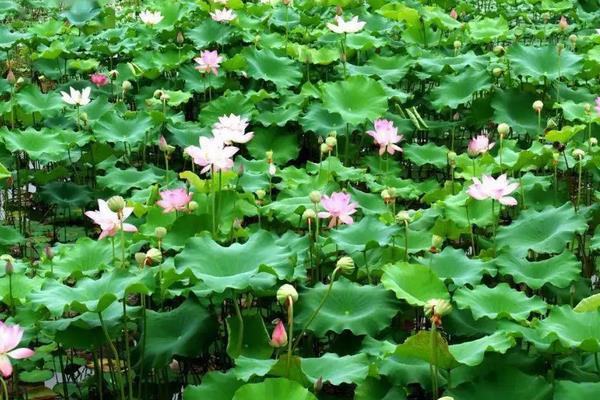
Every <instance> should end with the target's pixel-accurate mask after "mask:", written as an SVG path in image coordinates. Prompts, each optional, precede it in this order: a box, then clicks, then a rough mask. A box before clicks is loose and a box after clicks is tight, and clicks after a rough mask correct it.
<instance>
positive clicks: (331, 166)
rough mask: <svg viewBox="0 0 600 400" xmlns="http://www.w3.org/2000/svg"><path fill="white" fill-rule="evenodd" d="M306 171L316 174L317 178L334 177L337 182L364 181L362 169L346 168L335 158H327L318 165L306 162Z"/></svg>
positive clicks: (363, 170)
mask: <svg viewBox="0 0 600 400" xmlns="http://www.w3.org/2000/svg"><path fill="white" fill-rule="evenodd" d="M306 171H307V172H308V173H309V174H311V173H312V174H317V175H319V177H321V178H323V176H328V175H330V176H335V177H336V178H337V180H338V181H349V180H350V181H360V182H363V181H364V180H365V179H366V176H365V172H366V171H365V169H364V168H355V167H346V166H344V164H343V163H342V161H341V160H340V159H339V158H337V157H335V156H329V157H327V159H325V160H323V161H322V162H320V163H313V162H312V161H308V162H307V163H306Z"/></svg>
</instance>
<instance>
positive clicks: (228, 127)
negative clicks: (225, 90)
mask: <svg viewBox="0 0 600 400" xmlns="http://www.w3.org/2000/svg"><path fill="white" fill-rule="evenodd" d="M247 127H248V120H247V119H246V118H242V117H240V116H239V115H235V114H230V115H229V116H227V115H222V116H220V117H219V121H218V122H215V124H214V125H213V127H212V133H213V135H214V136H215V137H216V138H219V139H221V140H222V141H223V143H225V144H232V143H248V142H249V141H250V139H252V138H253V137H254V133H253V132H246V128H247Z"/></svg>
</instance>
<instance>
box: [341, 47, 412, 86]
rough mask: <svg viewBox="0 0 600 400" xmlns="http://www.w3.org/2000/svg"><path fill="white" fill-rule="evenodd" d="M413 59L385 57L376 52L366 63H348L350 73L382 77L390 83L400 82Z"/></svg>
mask: <svg viewBox="0 0 600 400" xmlns="http://www.w3.org/2000/svg"><path fill="white" fill-rule="evenodd" d="M412 64H413V61H412V60H411V59H410V58H408V57H399V56H392V57H384V56H380V55H378V54H375V55H374V56H373V57H372V58H370V59H369V61H367V63H366V64H364V65H352V64H348V65H347V68H348V73H349V74H351V75H359V74H360V75H370V76H377V77H379V78H381V80H382V81H384V82H385V83H389V84H394V83H398V82H400V81H401V80H402V79H403V78H404V77H405V76H406V74H407V73H408V71H409V69H410V67H411V66H412Z"/></svg>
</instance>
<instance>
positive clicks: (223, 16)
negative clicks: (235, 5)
mask: <svg viewBox="0 0 600 400" xmlns="http://www.w3.org/2000/svg"><path fill="white" fill-rule="evenodd" d="M210 17H211V18H212V19H213V21H217V22H219V23H221V24H224V23H226V22H230V21H233V20H234V19H235V17H236V15H235V13H234V12H233V11H232V10H230V9H228V8H223V9H222V10H216V11H214V12H211V13H210Z"/></svg>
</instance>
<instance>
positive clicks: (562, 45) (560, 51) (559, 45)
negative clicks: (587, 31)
mask: <svg viewBox="0 0 600 400" xmlns="http://www.w3.org/2000/svg"><path fill="white" fill-rule="evenodd" d="M564 48H565V45H564V44H562V43H558V44H557V45H556V51H557V52H558V55H559V56H560V55H561V53H562V51H563V49H564Z"/></svg>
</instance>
